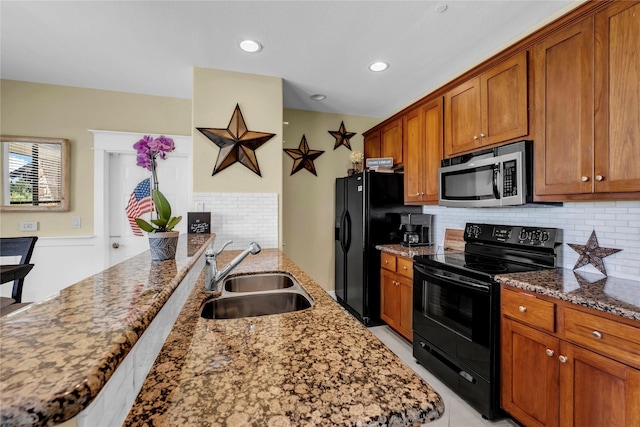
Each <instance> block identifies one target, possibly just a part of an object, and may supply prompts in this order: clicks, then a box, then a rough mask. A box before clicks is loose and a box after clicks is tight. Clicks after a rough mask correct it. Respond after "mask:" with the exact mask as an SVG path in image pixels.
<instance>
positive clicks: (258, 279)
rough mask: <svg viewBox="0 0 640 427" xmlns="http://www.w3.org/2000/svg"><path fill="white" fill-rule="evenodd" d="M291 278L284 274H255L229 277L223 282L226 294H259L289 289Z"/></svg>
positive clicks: (291, 284) (291, 283)
mask: <svg viewBox="0 0 640 427" xmlns="http://www.w3.org/2000/svg"><path fill="white" fill-rule="evenodd" d="M293 285H294V281H293V278H292V277H291V276H289V275H286V274H284V273H269V274H255V275H244V276H235V277H231V278H229V279H227V280H225V282H224V290H225V291H228V292H260V291H271V290H274V289H286V288H291V287H293Z"/></svg>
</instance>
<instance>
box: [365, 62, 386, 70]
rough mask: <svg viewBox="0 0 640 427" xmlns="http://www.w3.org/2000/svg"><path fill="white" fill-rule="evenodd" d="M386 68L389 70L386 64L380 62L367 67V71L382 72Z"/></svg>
mask: <svg viewBox="0 0 640 427" xmlns="http://www.w3.org/2000/svg"><path fill="white" fill-rule="evenodd" d="M387 68H389V64H387V63H386V62H382V61H378V62H374V63H373V64H371V65H369V69H370V70H371V71H376V72H377V71H384V70H386V69H387Z"/></svg>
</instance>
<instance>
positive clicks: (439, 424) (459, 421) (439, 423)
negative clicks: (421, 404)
mask: <svg viewBox="0 0 640 427" xmlns="http://www.w3.org/2000/svg"><path fill="white" fill-rule="evenodd" d="M369 330H370V331H371V332H372V333H373V334H374V335H375V336H376V337H378V339H379V340H380V341H382V342H383V343H384V344H385V345H386V346H387V347H389V348H390V349H391V351H393V352H394V353H395V354H396V355H397V356H398V357H399V358H400V359H402V361H403V362H404V363H406V364H407V366H409V367H410V368H411V369H413V370H414V371H415V373H416V374H418V375H419V376H420V377H422V378H423V379H424V380H425V381H426V382H428V383H429V384H430V385H431V386H432V387H433V388H434V389H435V390H436V391H437V392H438V393H439V394H440V396H442V398H443V399H444V404H445V412H444V415H443V416H442V417H441V418H440V419H438V420H436V421H434V422H432V423H430V424H426V425H428V426H430V427H431V426H433V427H446V426H447V427H483V426H499V427H507V426H508V427H517V426H518V424H516V423H515V422H514V421H513V420H511V419H509V418H504V419H500V420H495V421H488V420H485V419H484V418H482V416H481V415H480V413H478V412H477V411H476V410H475V409H473V408H472V407H471V406H469V404H467V403H466V402H465V401H464V400H462V399H461V398H459V397H458V396H457V395H456V394H455V393H454V392H453V391H451V390H450V389H449V388H448V387H447V386H445V385H444V384H443V383H441V382H440V381H439V380H438V379H437V378H436V377H434V376H433V375H432V374H431V373H430V372H429V371H427V370H426V369H425V368H424V367H423V366H422V365H419V364H418V362H417V361H416V359H414V358H413V350H412V347H411V344H409V342H407V341H406V340H405V339H404V338H402V337H401V336H400V335H398V334H397V333H396V332H394V331H393V330H392V329H391V328H389V327H388V326H386V325H385V326H375V327H371V328H369Z"/></svg>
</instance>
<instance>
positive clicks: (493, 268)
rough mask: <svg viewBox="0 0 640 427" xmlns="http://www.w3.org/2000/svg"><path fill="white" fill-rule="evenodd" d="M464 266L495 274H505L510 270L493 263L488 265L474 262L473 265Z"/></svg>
mask: <svg viewBox="0 0 640 427" xmlns="http://www.w3.org/2000/svg"><path fill="white" fill-rule="evenodd" d="M464 266H465V267H466V268H469V269H471V270H478V271H483V272H486V273H494V274H498V273H504V272H506V271H508V270H509V269H508V268H507V267H506V266H505V265H504V264H502V263H493V262H489V263H487V264H482V263H479V262H472V263H468V264H465V265H464Z"/></svg>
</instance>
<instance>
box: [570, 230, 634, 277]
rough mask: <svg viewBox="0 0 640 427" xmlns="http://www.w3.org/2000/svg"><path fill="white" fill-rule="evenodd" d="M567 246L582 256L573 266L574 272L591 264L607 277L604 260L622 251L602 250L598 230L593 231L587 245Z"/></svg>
mask: <svg viewBox="0 0 640 427" xmlns="http://www.w3.org/2000/svg"><path fill="white" fill-rule="evenodd" d="M567 244H568V245H569V246H571V249H573V250H574V251H576V252H577V253H579V254H580V257H579V258H578V261H576V265H574V266H573V269H574V270H575V269H577V268H580V267H584V266H585V265H587V264H591V265H593V266H594V267H595V268H597V269H598V270H599V271H600V272H601V273H602V274H604V275H605V276H606V275H607V270H606V268H605V267H604V262H603V261H602V258H605V257H608V256H609V255H612V254H615V253H616V252H620V251H621V250H622V249H614V248H601V247H600V246H598V238H597V237H596V230H593V231H592V232H591V236H590V237H589V240H587V244H586V245H576V244H573V243H567Z"/></svg>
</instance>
